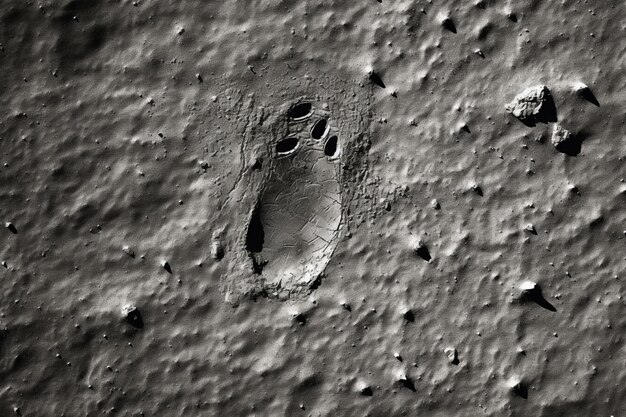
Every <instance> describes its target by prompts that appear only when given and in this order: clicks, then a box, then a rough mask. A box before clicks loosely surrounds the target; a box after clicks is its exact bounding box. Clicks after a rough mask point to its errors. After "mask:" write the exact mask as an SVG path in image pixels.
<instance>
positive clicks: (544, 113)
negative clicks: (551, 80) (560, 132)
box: [535, 92, 558, 123]
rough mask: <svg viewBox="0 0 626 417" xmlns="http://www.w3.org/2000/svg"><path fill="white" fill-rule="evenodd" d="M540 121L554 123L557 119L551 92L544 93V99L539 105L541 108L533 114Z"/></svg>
mask: <svg viewBox="0 0 626 417" xmlns="http://www.w3.org/2000/svg"><path fill="white" fill-rule="evenodd" d="M535 118H536V119H537V121H538V122H540V123H551V122H552V123H554V122H557V121H558V117H557V111H556V104H554V98H552V94H551V93H549V92H548V93H547V94H546V95H545V101H544V102H543V104H542V105H541V110H540V111H539V113H538V114H537V115H536V116H535Z"/></svg>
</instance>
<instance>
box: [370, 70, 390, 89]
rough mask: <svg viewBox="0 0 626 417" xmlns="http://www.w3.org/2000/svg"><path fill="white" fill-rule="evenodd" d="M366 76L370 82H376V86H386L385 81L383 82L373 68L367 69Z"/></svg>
mask: <svg viewBox="0 0 626 417" xmlns="http://www.w3.org/2000/svg"><path fill="white" fill-rule="evenodd" d="M368 76H369V79H370V81H371V82H372V83H374V84H376V85H377V86H379V87H380V88H386V87H387V86H386V85H385V83H384V82H383V79H382V77H381V76H380V75H379V74H378V73H377V72H376V71H374V70H369V71H368Z"/></svg>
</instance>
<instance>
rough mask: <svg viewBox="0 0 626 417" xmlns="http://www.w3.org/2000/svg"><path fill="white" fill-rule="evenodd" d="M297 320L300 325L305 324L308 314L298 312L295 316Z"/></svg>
mask: <svg viewBox="0 0 626 417" xmlns="http://www.w3.org/2000/svg"><path fill="white" fill-rule="evenodd" d="M293 319H294V320H295V321H296V322H298V323H299V324H300V326H304V325H305V324H306V316H305V315H304V314H302V313H298V314H296V316H295V317H294V318H293Z"/></svg>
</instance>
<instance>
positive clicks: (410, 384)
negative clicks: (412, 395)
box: [400, 376, 417, 392]
mask: <svg viewBox="0 0 626 417" xmlns="http://www.w3.org/2000/svg"><path fill="white" fill-rule="evenodd" d="M400 383H401V384H402V386H403V387H404V388H408V389H410V390H411V391H413V392H416V391H417V390H416V389H415V384H414V383H413V381H411V378H409V377H408V376H407V377H406V378H404V379H401V380H400Z"/></svg>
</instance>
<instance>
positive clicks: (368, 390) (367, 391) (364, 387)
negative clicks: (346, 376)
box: [356, 382, 374, 397]
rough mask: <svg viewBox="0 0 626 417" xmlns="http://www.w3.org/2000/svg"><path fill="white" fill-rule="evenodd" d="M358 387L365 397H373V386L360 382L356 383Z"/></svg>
mask: <svg viewBox="0 0 626 417" xmlns="http://www.w3.org/2000/svg"><path fill="white" fill-rule="evenodd" d="M356 389H357V391H358V393H359V394H361V395H363V396H364V397H371V396H372V395H374V391H373V390H372V387H371V386H370V385H369V384H368V383H365V382H359V383H358V384H357V385H356Z"/></svg>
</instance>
